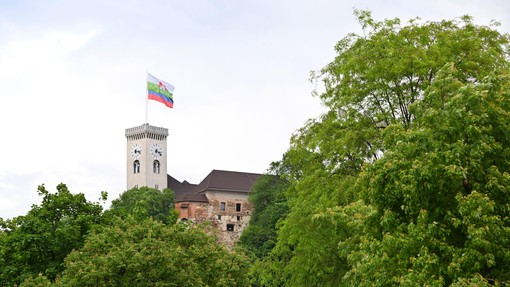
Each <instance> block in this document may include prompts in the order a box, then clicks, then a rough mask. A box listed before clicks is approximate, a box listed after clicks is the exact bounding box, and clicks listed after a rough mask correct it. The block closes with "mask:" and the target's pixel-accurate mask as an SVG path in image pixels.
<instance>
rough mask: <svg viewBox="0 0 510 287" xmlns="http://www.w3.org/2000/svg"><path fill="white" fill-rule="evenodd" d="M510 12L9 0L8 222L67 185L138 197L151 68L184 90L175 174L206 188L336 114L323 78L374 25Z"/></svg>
mask: <svg viewBox="0 0 510 287" xmlns="http://www.w3.org/2000/svg"><path fill="white" fill-rule="evenodd" d="M509 3H510V2H508V1H506V0H499V1H491V0H485V1H460V0H459V1H447V0H443V1H432V0H428V1H407V0H402V1H340V0H336V1H333V0H332V1H326V0H313V1H300V0H298V1H296V0H293V1H277V0H262V1H261V0H256V1H255V0H253V1H242V0H241V1H240V0H230V1H229V0H197V1H177V0H175V1H173V0H168V1H163V0H160V1H158V0H153V1H152V0H145V1H141V0H140V1H137V0H122V1H116V0H115V1H106V0H87V1H69V0H60V1H59V0H49V1H41V0H31V1H30V0H0V127H1V130H0V152H1V153H0V156H1V165H0V217H3V218H4V219H6V218H12V217H14V216H18V215H24V214H26V212H27V211H28V210H29V209H30V207H31V205H32V204H36V203H40V197H39V196H38V195H37V192H36V191H37V186H38V185H39V184H43V183H44V184H45V186H46V188H47V189H48V190H49V191H51V192H54V191H55V187H56V185H57V184H58V183H60V182H63V183H65V184H67V186H68V187H69V188H70V190H71V191H72V192H73V193H78V192H81V193H84V194H85V195H86V197H87V199H89V200H91V201H97V200H98V198H99V197H100V193H101V191H107V192H108V193H109V200H112V199H115V198H117V197H118V195H119V194H120V193H121V192H123V191H124V190H125V187H126V158H125V153H126V152H125V149H126V138H125V136H124V131H125V129H126V128H129V127H133V126H137V125H141V124H142V123H144V121H145V101H146V100H145V96H146V93H145V89H146V72H147V71H148V72H150V73H151V74H153V75H155V76H156V77H159V78H161V79H162V80H165V81H167V82H169V83H171V84H172V85H174V86H175V87H176V89H175V94H174V101H175V104H174V109H169V108H167V107H165V106H164V105H163V104H160V103H158V102H155V101H150V102H149V106H148V107H149V123H150V124H151V125H155V126H163V127H166V128H168V129H169V136H168V172H169V173H170V174H171V175H172V176H174V177H175V178H177V179H178V180H180V181H183V180H188V181H189V182H192V183H198V182H200V180H202V179H203V178H204V177H205V176H206V175H207V174H208V173H209V172H210V171H211V170H212V169H223V170H233V171H245V172H255V173H263V172H265V171H266V170H267V168H268V166H269V164H270V163H271V162H272V161H276V160H279V159H281V156H282V154H283V153H284V152H285V151H286V150H287V148H288V146H289V139H290V136H291V135H292V133H293V132H294V131H295V130H296V129H298V128H300V127H302V126H303V125H304V123H305V121H306V120H307V119H309V118H314V117H317V116H319V115H320V113H321V112H323V111H324V108H323V107H322V106H321V104H320V101H319V99H317V98H314V97H312V95H311V92H312V90H313V89H314V85H313V84H312V83H310V81H309V80H308V79H309V74H310V71H311V70H317V69H320V68H322V67H323V66H325V65H326V64H327V63H328V62H330V61H331V60H333V58H334V56H335V53H334V49H333V48H334V45H335V43H336V42H337V41H338V40H340V39H341V38H342V37H344V36H346V35H347V34H348V33H351V32H356V33H358V32H360V27H359V25H358V23H357V21H356V19H355V18H354V16H353V8H354V7H356V8H358V9H370V10H371V11H372V13H373V16H374V18H376V19H379V20H382V19H384V18H394V17H399V18H401V19H402V20H408V19H409V18H414V17H421V18H422V19H423V20H441V19H452V18H454V17H458V16H462V15H464V14H469V15H471V16H474V17H475V22H476V23H477V24H484V25H485V24H489V22H490V20H492V19H495V20H498V21H500V22H501V23H502V25H501V27H500V28H499V29H500V31H502V32H509V30H510V29H509V27H510V26H509V25H510V13H509V12H510V4H509Z"/></svg>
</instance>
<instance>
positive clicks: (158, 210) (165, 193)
mask: <svg viewBox="0 0 510 287" xmlns="http://www.w3.org/2000/svg"><path fill="white" fill-rule="evenodd" d="M174 204H175V197H174V193H173V191H172V190H170V189H168V188H165V189H163V190H162V191H161V190H158V189H155V188H150V187H146V186H143V187H140V188H137V187H135V188H132V189H130V190H127V191H125V192H123V193H122V194H121V195H120V196H119V198H117V199H114V200H112V205H111V208H110V210H109V211H108V213H109V214H108V215H111V214H113V215H117V216H121V217H123V218H125V217H126V216H127V215H129V214H131V215H135V217H138V218H140V219H143V218H147V217H151V218H153V219H154V220H159V221H161V222H164V223H169V222H171V223H173V222H175V221H176V220H177V215H176V213H175V208H174Z"/></svg>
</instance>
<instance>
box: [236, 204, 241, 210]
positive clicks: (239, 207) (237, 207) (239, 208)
mask: <svg viewBox="0 0 510 287" xmlns="http://www.w3.org/2000/svg"><path fill="white" fill-rule="evenodd" d="M236 211H237V212H241V204H240V203H236Z"/></svg>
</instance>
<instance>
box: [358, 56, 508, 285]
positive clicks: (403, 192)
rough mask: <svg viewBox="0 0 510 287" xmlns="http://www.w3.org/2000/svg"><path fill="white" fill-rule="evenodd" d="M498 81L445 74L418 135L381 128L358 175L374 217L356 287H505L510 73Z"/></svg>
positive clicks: (420, 118) (451, 70)
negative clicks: (377, 149)
mask: <svg viewBox="0 0 510 287" xmlns="http://www.w3.org/2000/svg"><path fill="white" fill-rule="evenodd" d="M496 72H497V73H496V75H493V76H488V77H486V78H484V79H480V80H479V81H478V82H477V83H470V84H465V83H463V82H462V81H461V79H458V78H457V76H458V72H457V70H456V69H455V67H454V66H453V64H451V65H447V66H446V67H445V69H444V70H443V71H442V73H441V74H440V75H438V76H437V78H436V80H435V81H434V83H432V85H431V86H430V87H429V90H428V91H427V93H426V95H425V98H424V100H423V101H421V102H419V103H416V105H415V106H412V107H411V108H412V109H416V112H415V114H416V120H415V122H414V123H413V125H414V127H413V128H411V129H407V130H405V129H402V127H401V126H392V127H389V128H387V129H386V131H385V133H384V136H385V137H384V140H385V142H384V145H385V146H387V147H388V148H387V151H386V153H385V155H384V157H383V158H381V159H380V160H378V161H377V162H376V163H375V164H374V165H372V166H369V167H367V169H366V171H365V172H364V174H363V175H362V181H363V183H364V184H365V185H366V189H364V190H365V192H364V197H365V199H366V202H367V203H369V204H371V205H372V206H373V207H374V208H375V211H376V212H374V213H372V214H371V215H370V216H369V217H367V219H366V224H367V227H369V228H367V229H366V230H367V231H368V232H366V233H365V234H364V240H363V241H362V242H360V243H359V247H360V249H359V251H355V252H351V254H349V256H348V258H349V260H350V262H352V265H353V268H352V270H351V271H349V273H348V275H349V276H350V277H351V278H352V279H353V281H354V282H374V280H378V282H380V284H381V285H395V284H403V285H425V284H429V285H437V286H442V285H447V286H449V285H451V284H453V283H455V284H460V283H461V282H470V281H472V282H475V281H474V280H475V279H476V278H478V279H483V280H482V281H485V282H486V283H488V282H490V283H498V284H508V285H510V274H509V273H508V268H507V266H509V264H510V217H509V214H510V193H509V192H508V191H509V190H510V174H509V171H510V162H509V161H508V159H509V158H510V136H509V135H508V129H509V128H510V112H509V111H510V101H509V98H510V74H509V73H508V71H496ZM478 279H477V280H478ZM360 285H362V286H363V285H366V286H369V285H371V284H368V283H367V284H364V283H363V284H360Z"/></svg>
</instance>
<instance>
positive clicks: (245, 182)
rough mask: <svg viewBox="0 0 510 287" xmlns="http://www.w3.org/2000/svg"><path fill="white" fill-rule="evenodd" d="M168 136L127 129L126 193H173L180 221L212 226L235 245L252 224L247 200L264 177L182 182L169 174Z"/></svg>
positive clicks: (226, 174)
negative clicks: (141, 190)
mask: <svg viewBox="0 0 510 287" xmlns="http://www.w3.org/2000/svg"><path fill="white" fill-rule="evenodd" d="M167 136H168V130H167V129H166V128H161V127H155V126H151V125H149V124H143V125H141V126H137V127H133V128H129V129H126V139H127V149H126V158H127V189H131V188H134V187H141V186H148V187H153V188H157V189H160V190H162V189H164V188H170V189H172V190H173V191H174V193H175V199H176V204H175V208H176V209H177V211H178V212H179V219H180V220H183V221H184V220H192V221H193V222H197V223H200V222H205V221H207V222H210V223H211V224H212V226H214V227H215V228H216V229H217V230H219V234H220V239H221V240H222V241H223V242H225V243H226V244H228V245H232V244H233V243H234V242H235V241H237V240H238V239H239V237H240V235H241V232H242V231H243V229H244V228H245V227H246V226H247V225H248V223H249V221H250V218H251V213H252V210H253V207H252V205H251V203H250V202H249V200H248V196H249V194H250V192H251V189H252V187H253V184H254V183H255V181H256V180H257V179H258V178H259V177H260V176H261V174H257V173H247V172H238V171H224V170H212V171H211V172H210V173H209V174H208V175H207V176H206V177H205V178H204V179H203V180H202V181H201V182H200V183H198V184H192V183H189V182H187V181H182V182H180V181H178V180H177V179H175V178H174V177H172V176H171V175H168V174H167V142H166V141H167Z"/></svg>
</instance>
